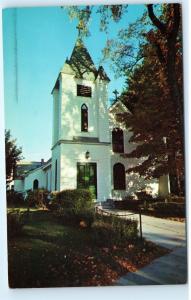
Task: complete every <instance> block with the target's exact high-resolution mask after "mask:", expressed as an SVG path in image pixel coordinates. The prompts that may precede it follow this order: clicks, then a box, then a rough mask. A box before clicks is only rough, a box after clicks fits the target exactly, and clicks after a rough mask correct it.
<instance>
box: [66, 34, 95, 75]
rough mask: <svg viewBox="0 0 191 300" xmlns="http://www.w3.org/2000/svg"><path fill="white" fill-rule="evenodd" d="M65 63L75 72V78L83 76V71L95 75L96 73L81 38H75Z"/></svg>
mask: <svg viewBox="0 0 191 300" xmlns="http://www.w3.org/2000/svg"><path fill="white" fill-rule="evenodd" d="M67 63H68V64H69V65H70V67H71V68H72V70H73V71H74V72H75V75H76V77H77V78H83V77H84V75H85V73H93V74H94V76H95V77H96V75H97V69H96V67H95V65H94V62H93V60H92V58H91V56H90V54H89V52H88V50H87V49H86V47H85V45H84V43H83V42H82V40H81V39H78V40H77V42H76V44H75V46H74V49H73V51H72V55H71V57H70V60H68V61H67Z"/></svg>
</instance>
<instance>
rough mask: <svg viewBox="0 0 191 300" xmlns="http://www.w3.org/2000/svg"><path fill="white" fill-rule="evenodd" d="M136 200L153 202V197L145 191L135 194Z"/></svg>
mask: <svg viewBox="0 0 191 300" xmlns="http://www.w3.org/2000/svg"><path fill="white" fill-rule="evenodd" d="M136 196H137V199H138V200H140V201H148V202H152V201H153V196H152V195H151V194H148V193H147V192H145V191H140V192H137V193H136Z"/></svg>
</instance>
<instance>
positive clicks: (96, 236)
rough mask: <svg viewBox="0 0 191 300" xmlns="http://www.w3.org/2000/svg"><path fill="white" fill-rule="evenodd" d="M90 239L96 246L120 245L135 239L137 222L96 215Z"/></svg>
mask: <svg viewBox="0 0 191 300" xmlns="http://www.w3.org/2000/svg"><path fill="white" fill-rule="evenodd" d="M92 229H93V235H92V239H93V241H94V243H95V244H98V245H110V244H121V243H124V242H127V241H130V240H134V239H137V234H138V231H137V221H135V220H128V219H122V218H120V217H117V216H105V215H98V214H97V215H96V220H95V222H94V223H93V225H92Z"/></svg>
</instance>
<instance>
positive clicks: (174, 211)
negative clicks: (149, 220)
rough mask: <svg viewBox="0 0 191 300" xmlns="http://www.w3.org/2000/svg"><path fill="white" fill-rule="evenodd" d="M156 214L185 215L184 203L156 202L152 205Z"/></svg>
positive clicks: (168, 215) (165, 215)
mask: <svg viewBox="0 0 191 300" xmlns="http://www.w3.org/2000/svg"><path fill="white" fill-rule="evenodd" d="M150 208H152V209H153V210H154V212H155V213H156V215H159V216H164V217H182V218H184V217H185V205H184V203H176V202H156V203H153V204H151V205H150Z"/></svg>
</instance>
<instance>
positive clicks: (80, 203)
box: [51, 189, 93, 214]
mask: <svg viewBox="0 0 191 300" xmlns="http://www.w3.org/2000/svg"><path fill="white" fill-rule="evenodd" d="M92 204H93V198H92V194H91V192H90V191H89V190H84V189H76V190H64V191H61V192H58V193H57V194H56V199H53V200H52V201H51V205H53V206H52V208H53V210H57V211H70V210H71V213H74V214H77V213H81V212H83V211H84V210H88V209H91V208H92Z"/></svg>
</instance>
